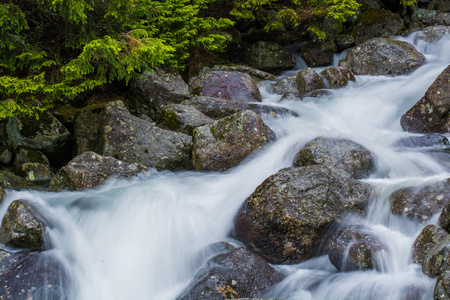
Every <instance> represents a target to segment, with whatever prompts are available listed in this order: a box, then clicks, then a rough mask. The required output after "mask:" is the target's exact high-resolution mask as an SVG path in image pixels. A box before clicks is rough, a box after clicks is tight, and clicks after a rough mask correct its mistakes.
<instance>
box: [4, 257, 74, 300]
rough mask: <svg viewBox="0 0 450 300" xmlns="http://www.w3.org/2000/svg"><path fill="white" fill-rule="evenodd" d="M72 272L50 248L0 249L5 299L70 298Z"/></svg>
mask: <svg viewBox="0 0 450 300" xmlns="http://www.w3.org/2000/svg"><path fill="white" fill-rule="evenodd" d="M68 276H69V274H68V273H67V272H66V270H65V268H64V264H63V263H62V262H61V261H60V260H59V259H58V258H57V256H56V255H55V254H54V253H52V252H50V251H43V252H42V251H36V252H25V251H24V252H8V251H5V250H1V249H0V297H1V298H2V299H17V300H28V299H70V298H71V295H72V294H71V292H70V283H69V279H68V278H69V277H68Z"/></svg>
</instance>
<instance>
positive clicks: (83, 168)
mask: <svg viewBox="0 0 450 300" xmlns="http://www.w3.org/2000/svg"><path fill="white" fill-rule="evenodd" d="M145 170H147V167H145V166H143V165H140V164H136V163H127V162H124V161H120V160H118V159H115V158H113V157H109V156H101V155H98V154H96V153H94V152H85V153H83V154H80V155H78V156H77V157H75V158H74V159H72V160H71V161H70V162H69V163H68V164H67V165H65V166H64V167H62V168H61V169H59V171H58V172H57V173H56V175H55V177H54V178H53V179H52V181H51V182H50V187H52V188H57V189H69V190H83V189H90V188H93V187H96V186H99V185H101V184H103V183H104V182H105V181H106V180H108V179H110V178H111V177H133V176H137V175H138V174H139V173H141V172H145Z"/></svg>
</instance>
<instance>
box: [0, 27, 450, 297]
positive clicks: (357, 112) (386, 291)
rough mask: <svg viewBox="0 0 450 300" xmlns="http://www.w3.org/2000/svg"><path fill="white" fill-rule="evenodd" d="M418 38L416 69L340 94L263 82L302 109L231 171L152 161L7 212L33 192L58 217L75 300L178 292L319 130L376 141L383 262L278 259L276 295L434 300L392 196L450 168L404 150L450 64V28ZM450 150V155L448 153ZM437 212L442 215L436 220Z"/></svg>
mask: <svg viewBox="0 0 450 300" xmlns="http://www.w3.org/2000/svg"><path fill="white" fill-rule="evenodd" d="M416 35H417V34H414V35H412V36H410V37H408V38H407V40H408V41H409V42H411V43H414V44H415V45H416V47H418V49H419V50H420V51H422V52H423V53H424V54H426V57H427V64H426V65H424V66H422V67H421V68H419V69H418V70H417V71H415V72H414V73H412V74H411V75H408V76H398V77H395V78H392V77H385V76H357V80H356V82H355V83H351V84H350V85H349V86H348V87H346V88H342V89H339V90H334V91H332V94H331V95H330V96H326V97H321V98H306V99H304V101H297V102H281V103H277V101H279V98H280V97H279V96H274V95H271V94H270V93H268V92H267V90H268V87H269V86H270V85H271V84H273V83H270V82H265V83H262V86H261V93H262V95H263V98H264V103H265V104H270V105H277V106H283V107H286V108H289V109H291V110H293V111H295V112H297V113H298V114H299V117H282V118H281V117H279V118H273V117H271V118H268V119H266V120H265V121H266V123H267V124H269V125H270V126H271V128H272V129H273V130H274V131H275V132H276V133H277V140H276V141H275V142H273V143H272V144H271V145H270V146H269V147H268V148H267V149H266V150H264V151H262V152H260V153H258V154H257V155H255V156H253V157H251V158H249V159H247V160H246V161H245V162H244V163H243V164H241V165H240V166H238V167H236V168H234V169H232V170H229V171H227V172H225V173H221V174H216V173H209V174H202V173H195V172H180V173H172V172H156V171H151V172H147V173H146V174H144V175H142V176H140V177H138V178H134V179H131V180H111V181H109V182H108V183H107V184H105V185H104V186H102V187H100V188H98V189H94V190H89V191H83V192H63V193H43V192H25V191H22V192H14V191H9V194H8V197H7V198H6V199H5V201H4V202H3V204H2V206H1V207H0V216H3V214H4V212H5V211H6V208H7V207H8V205H9V203H10V202H11V201H12V200H14V199H18V198H21V199H29V200H31V201H34V202H35V203H36V204H37V205H39V207H40V209H41V211H42V213H43V214H44V215H45V216H46V217H47V218H48V219H49V220H50V221H51V222H52V223H53V224H54V227H53V229H52V230H51V236H52V241H53V244H54V247H55V252H57V253H58V255H59V256H60V257H62V259H63V260H64V262H65V263H66V265H67V266H68V274H69V276H70V280H71V281H72V283H73V296H72V299H80V300H90V299H95V300H115V299H158V300H159V299H161V300H164V299H168V300H170V299H176V297H177V295H179V293H180V292H182V291H183V289H184V287H185V286H186V285H187V284H188V283H189V282H190V280H191V279H192V278H193V276H194V275H195V273H196V272H197V270H198V269H199V268H200V267H201V266H202V264H203V263H204V262H205V261H206V260H207V259H208V258H209V257H211V256H212V255H214V249H213V248H208V245H210V244H212V243H215V242H219V241H229V242H231V243H234V244H235V245H238V244H239V243H238V242H237V241H233V240H231V239H229V238H228V237H227V236H228V233H229V231H230V230H231V228H232V226H233V217H234V215H235V214H236V212H237V211H238V209H239V207H240V205H241V204H242V203H243V201H244V200H245V199H246V197H248V196H249V195H250V194H251V193H252V192H253V191H254V190H255V188H256V187H257V186H258V185H259V184H260V183H261V182H262V181H263V180H264V179H265V178H267V177H268V176H270V175H271V174H273V173H275V172H277V171H278V170H279V169H280V168H283V167H287V166H290V165H291V164H292V160H293V157H294V155H295V153H296V152H297V151H298V150H299V149H300V148H301V147H302V146H303V145H304V144H305V143H307V142H308V141H310V140H311V139H313V138H315V137H317V136H330V137H342V138H349V139H351V140H353V141H355V142H357V143H360V144H361V145H363V146H364V147H366V148H367V149H369V150H370V151H371V152H372V154H373V155H374V157H375V159H376V166H377V168H376V172H375V174H373V175H372V176H371V177H370V178H369V179H366V180H365V181H366V182H368V183H370V184H372V185H373V186H374V187H375V188H376V192H375V194H376V196H374V199H373V200H374V201H373V202H372V203H373V204H372V205H371V207H370V208H369V209H368V212H367V218H366V219H355V218H349V219H348V223H349V224H364V225H366V226H368V227H369V228H370V230H371V231H372V232H373V233H374V234H376V235H377V236H378V237H379V238H380V239H381V241H382V242H383V243H384V244H385V245H387V251H386V252H385V253H383V254H382V255H379V257H378V259H377V263H378V266H379V271H365V272H362V271H356V272H355V271H354V272H338V271H337V270H336V269H335V268H334V266H332V265H331V263H330V262H329V261H328V258H327V256H322V257H318V258H314V259H311V260H309V261H306V262H303V263H301V264H298V265H293V266H276V267H277V268H278V269H279V270H280V271H281V272H283V273H284V274H285V275H286V278H285V279H284V280H283V281H282V282H281V283H279V284H278V285H276V286H275V287H274V289H273V290H272V291H271V292H269V294H268V295H266V296H267V297H274V298H280V299H299V300H300V299H301V300H304V299H314V300H321V299H324V300H325V299H407V298H408V299H431V298H432V289H433V287H434V282H435V279H431V278H429V277H427V276H425V275H423V274H422V271H421V268H420V266H419V265H417V264H411V263H410V254H411V253H410V252H411V251H410V250H411V245H412V243H413V241H414V239H415V237H416V236H417V234H418V233H419V232H420V230H421V228H422V227H423V225H419V224H417V223H415V222H414V221H410V220H407V219H406V218H404V217H401V216H394V215H392V214H391V213H390V211H389V206H390V205H389V195H390V193H391V192H392V191H394V190H395V189H398V188H399V187H403V186H414V185H418V184H423V183H425V182H434V181H439V180H442V179H444V178H447V177H450V174H449V171H450V170H449V169H446V168H445V166H444V165H443V164H442V163H440V162H439V161H436V160H435V159H433V157H432V156H430V153H429V152H426V151H423V149H409V150H405V149H398V148H395V147H394V146H393V144H394V142H395V141H396V140H397V139H399V138H402V137H406V136H411V135H412V134H409V133H405V132H403V131H402V130H401V127H400V123H399V119H400V116H401V115H402V114H403V113H404V112H405V111H406V110H408V109H409V108H410V107H411V106H412V105H413V104H414V103H416V102H417V101H418V100H419V99H420V98H421V97H422V96H423V95H424V93H425V91H426V89H427V88H428V86H429V85H430V84H431V83H432V82H433V81H434V79H435V78H436V77H437V76H438V75H439V73H440V72H441V71H442V70H443V69H444V68H445V67H447V66H448V65H449V64H450V52H449V51H448V49H450V38H448V39H446V40H442V41H441V42H439V43H438V44H433V45H431V44H424V43H423V42H420V43H419V42H417V41H415V36H416ZM448 157H449V156H448V154H447V157H446V158H447V160H448ZM432 222H435V218H434V219H432Z"/></svg>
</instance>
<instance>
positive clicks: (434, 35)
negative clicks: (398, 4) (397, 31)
mask: <svg viewBox="0 0 450 300" xmlns="http://www.w3.org/2000/svg"><path fill="white" fill-rule="evenodd" d="M449 34H450V27H449V26H429V27H427V28H424V29H423V30H422V31H421V32H420V33H419V35H418V36H417V38H418V39H419V40H422V41H425V42H428V43H435V42H437V41H439V40H440V39H442V38H443V37H444V36H446V35H449Z"/></svg>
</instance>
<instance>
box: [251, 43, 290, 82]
mask: <svg viewBox="0 0 450 300" xmlns="http://www.w3.org/2000/svg"><path fill="white" fill-rule="evenodd" d="M243 60H244V62H246V63H247V64H249V65H250V66H252V67H254V68H256V69H259V70H263V71H266V72H269V73H272V74H280V73H281V72H282V71H285V70H288V69H292V68H293V67H294V66H295V57H294V54H292V53H291V52H289V51H287V50H286V49H284V48H283V47H281V46H280V45H278V44H277V43H274V42H267V41H259V42H256V43H254V44H252V45H251V46H250V47H248V48H247V49H246V50H245V51H244V55H243Z"/></svg>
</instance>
